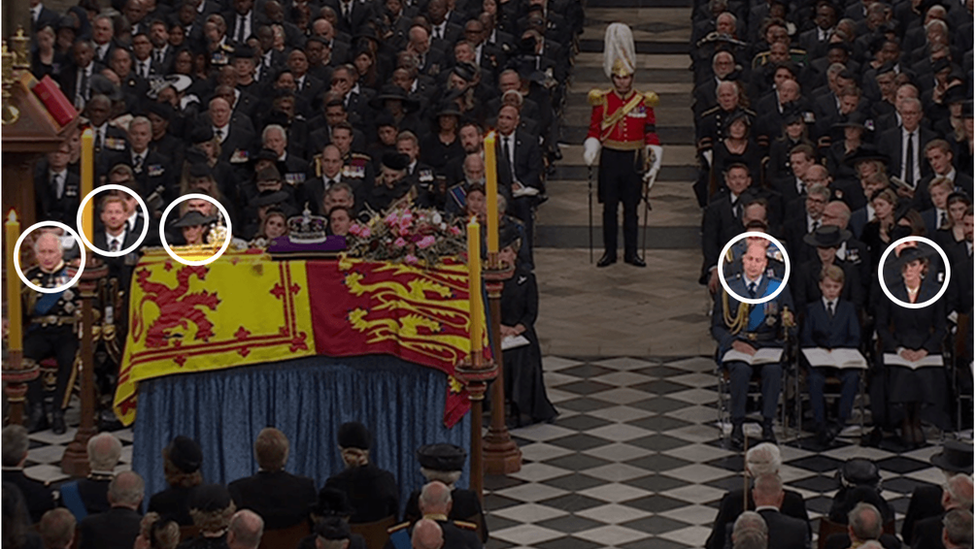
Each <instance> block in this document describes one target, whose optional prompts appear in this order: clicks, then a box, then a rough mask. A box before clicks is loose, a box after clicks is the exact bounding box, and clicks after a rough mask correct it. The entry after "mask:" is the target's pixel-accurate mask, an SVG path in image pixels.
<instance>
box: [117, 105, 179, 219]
mask: <svg viewBox="0 0 976 549" xmlns="http://www.w3.org/2000/svg"><path fill="white" fill-rule="evenodd" d="M151 141H152V122H150V121H149V119H148V118H146V117H144V116H137V117H135V118H133V119H132V121H131V122H130V123H129V143H130V147H131V148H130V150H129V151H126V152H122V153H117V154H113V155H110V156H109V157H107V165H108V166H113V167H114V166H115V165H117V164H125V165H127V166H129V167H131V168H132V171H133V173H134V174H135V177H136V181H137V182H138V183H139V194H140V195H142V197H143V198H147V197H149V196H150V195H152V194H153V193H158V194H160V195H161V196H162V197H163V199H164V200H165V201H167V202H169V201H171V200H173V199H174V198H176V196H177V195H178V194H179V179H178V175H177V173H176V172H177V168H176V167H175V166H173V165H172V163H171V160H170V159H168V158H166V157H165V156H163V155H161V154H159V153H157V152H153V151H151V150H150V149H149V144H150V142H151Z"/></svg>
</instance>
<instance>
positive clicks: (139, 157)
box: [132, 154, 142, 173]
mask: <svg viewBox="0 0 976 549" xmlns="http://www.w3.org/2000/svg"><path fill="white" fill-rule="evenodd" d="M133 164H135V165H134V166H132V171H134V172H136V173H142V155H141V154H138V155H136V158H135V162H133Z"/></svg>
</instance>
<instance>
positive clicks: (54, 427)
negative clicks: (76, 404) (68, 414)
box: [51, 408, 68, 435]
mask: <svg viewBox="0 0 976 549" xmlns="http://www.w3.org/2000/svg"><path fill="white" fill-rule="evenodd" d="M67 430H68V427H67V425H65V424H64V410H62V409H60V408H57V409H55V410H54V413H53V414H51V432H52V433H54V434H56V435H63V434H64V433H65V431H67Z"/></svg>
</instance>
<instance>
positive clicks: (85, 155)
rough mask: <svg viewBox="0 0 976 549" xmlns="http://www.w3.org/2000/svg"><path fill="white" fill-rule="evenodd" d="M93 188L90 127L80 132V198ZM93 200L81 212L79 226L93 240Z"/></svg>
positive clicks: (92, 144) (92, 146) (93, 145)
mask: <svg viewBox="0 0 976 549" xmlns="http://www.w3.org/2000/svg"><path fill="white" fill-rule="evenodd" d="M94 188H95V136H94V134H93V133H92V131H91V128H88V129H86V130H85V131H84V132H83V133H82V134H81V198H82V199H84V198H85V197H86V196H88V194H89V193H91V192H92V190H93V189H94ZM94 211H95V201H94V200H89V201H88V204H86V205H85V211H84V212H82V214H81V227H78V230H80V231H85V236H87V237H88V240H89V241H94V240H95V215H94Z"/></svg>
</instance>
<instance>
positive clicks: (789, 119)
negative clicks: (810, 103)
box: [766, 111, 816, 182]
mask: <svg viewBox="0 0 976 549" xmlns="http://www.w3.org/2000/svg"><path fill="white" fill-rule="evenodd" d="M807 134H808V130H807V124H806V122H804V121H803V115H802V114H801V113H800V112H798V111H791V112H787V113H785V115H784V118H783V136H782V137H780V138H778V139H776V140H775V141H773V142H772V143H770V144H769V163H768V164H767V165H766V181H769V182H772V181H776V180H777V179H781V178H784V177H790V176H792V175H793V170H792V168H791V167H790V151H791V150H793V147H796V146H797V145H801V144H806V145H810V146H811V147H814V150H816V146H814V144H813V142H812V141H810V139H809V138H808V137H807Z"/></svg>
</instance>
